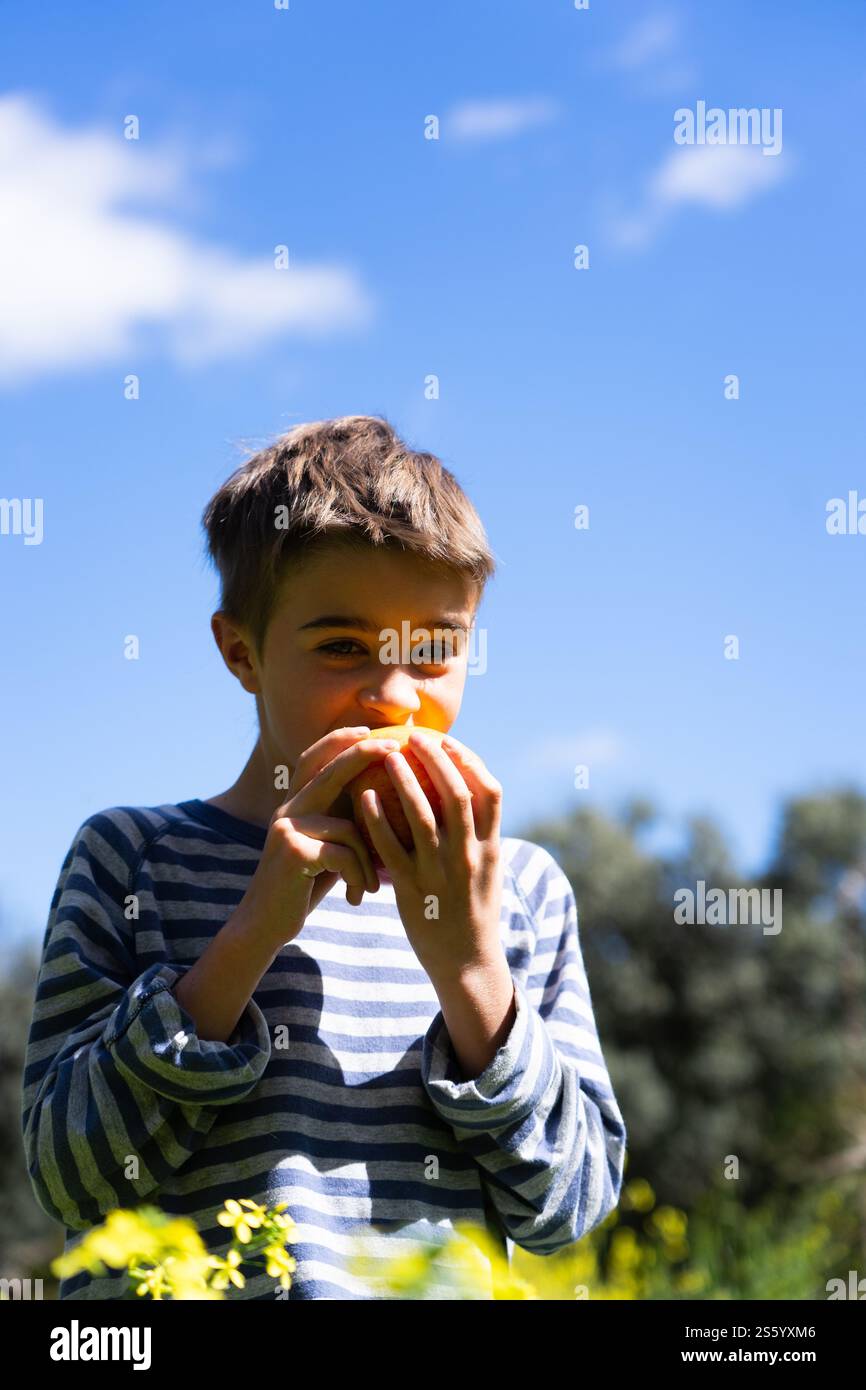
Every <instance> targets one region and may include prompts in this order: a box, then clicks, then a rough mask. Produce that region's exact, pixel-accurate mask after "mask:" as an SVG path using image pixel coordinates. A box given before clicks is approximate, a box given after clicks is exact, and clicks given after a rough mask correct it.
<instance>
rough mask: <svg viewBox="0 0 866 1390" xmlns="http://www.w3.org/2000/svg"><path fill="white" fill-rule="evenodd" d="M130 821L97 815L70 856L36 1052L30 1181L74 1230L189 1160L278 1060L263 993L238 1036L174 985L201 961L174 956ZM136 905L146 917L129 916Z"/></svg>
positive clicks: (42, 982)
mask: <svg viewBox="0 0 866 1390" xmlns="http://www.w3.org/2000/svg"><path fill="white" fill-rule="evenodd" d="M128 829H129V823H124V822H123V820H122V818H121V819H118V818H117V817H112V816H111V814H109V813H98V814H97V815H94V816H91V817H90V818H89V819H88V820H87V821H85V822H84V824H83V825H82V826H81V827H80V829H79V830H78V832H77V834H76V836H75V838H74V840H73V844H72V846H71V848H70V850H69V852H68V853H67V856H66V859H65V860H64V863H63V867H62V869H61V872H60V877H59V880H58V884H57V887H56V890H55V893H54V897H53V899H52V904H51V910H50V914H49V919H48V926H47V929H46V933H45V940H44V944H43V951H42V960H41V964H40V970H39V977H38V981H37V986H36V998H35V1003H34V1010H33V1017H32V1022H31V1026H30V1034H29V1038H28V1043H27V1051H26V1055H25V1063H24V1078H23V1098H22V1099H23V1106H22V1127H23V1137H24V1149H25V1153H26V1158H27V1165H28V1170H29V1173H30V1181H31V1184H32V1187H33V1191H34V1194H35V1196H36V1199H37V1201H38V1202H39V1205H40V1206H41V1207H42V1208H43V1210H44V1211H46V1212H47V1213H48V1214H49V1215H50V1216H52V1217H54V1218H55V1219H56V1220H58V1221H60V1222H62V1223H63V1224H64V1225H66V1226H67V1227H69V1228H70V1229H73V1230H84V1229H86V1228H87V1227H88V1226H91V1225H93V1224H95V1223H97V1222H99V1221H100V1220H101V1219H102V1218H103V1216H104V1215H105V1213H106V1212H108V1211H109V1210H111V1209H112V1208H113V1207H118V1206H120V1207H123V1206H129V1205H133V1204H136V1203H137V1202H138V1201H140V1200H141V1199H142V1198H145V1197H147V1196H148V1194H149V1193H152V1192H153V1191H154V1190H155V1189H157V1188H158V1187H159V1186H160V1184H161V1183H163V1182H164V1181H165V1180H166V1179H167V1178H168V1177H169V1176H170V1175H172V1174H174V1173H176V1172H177V1171H178V1170H179V1169H180V1168H182V1166H183V1164H184V1163H185V1162H186V1161H187V1160H188V1159H189V1158H190V1157H191V1156H192V1155H193V1154H194V1153H195V1152H196V1150H197V1149H198V1148H199V1147H200V1146H201V1145H202V1143H203V1142H204V1140H205V1139H206V1137H207V1134H208V1131H209V1129H210V1128H211V1126H212V1125H213V1123H214V1120H215V1118H216V1116H217V1114H218V1110H219V1107H220V1106H225V1105H229V1104H231V1103H232V1102H233V1101H235V1100H237V1099H239V1098H241V1097H242V1096H245V1095H247V1094H248V1093H249V1091H250V1090H251V1089H252V1088H253V1087H254V1086H255V1085H256V1083H257V1082H258V1080H259V1078H260V1077H261V1075H262V1072H263V1071H264V1069H265V1067H266V1065H267V1063H268V1060H269V1058H270V1037H269V1033H268V1027H267V1023H266V1021H265V1018H264V1015H263V1014H262V1012H261V1010H260V1009H259V1007H258V1006H257V1005H256V1004H255V1002H254V1001H253V1000H250V1003H249V1004H248V1005H247V1008H246V1009H245V1010H244V1013H243V1014H242V1015H241V1018H240V1019H239V1021H238V1026H237V1028H236V1030H235V1032H234V1034H233V1035H232V1037H231V1038H230V1039H229V1041H228V1042H215V1041H208V1040H202V1039H200V1038H199V1037H198V1036H197V1034H196V1029H195V1023H194V1020H193V1019H192V1017H191V1015H190V1014H189V1013H188V1012H187V1011H186V1010H185V1009H184V1008H182V1007H181V1005H180V1004H179V1003H178V1001H177V1000H176V999H175V997H174V994H173V993H172V986H173V985H174V984H175V983H176V982H177V980H178V979H179V978H180V977H181V975H182V973H183V972H184V971H186V970H187V969H189V968H190V966H189V965H180V964H169V963H168V962H167V961H166V960H165V959H164V955H163V951H164V946H165V942H164V938H163V935H162V930H161V927H160V924H159V922H158V920H157V915H156V912H155V910H154V907H153V896H152V892H151V885H150V877H149V873H148V869H147V864H146V859H145V856H144V854H143V853H142V850H143V846H142V844H140V843H139V844H137V843H136V841H135V838H134V837H133V838H132V839H130V838H129V837H128V835H127V834H126V833H125V830H128ZM131 895H134V896H131ZM132 901H134V902H135V903H137V905H138V911H139V916H138V918H137V920H127V915H126V909H127V908H128V905H129V904H130V902H132ZM142 959H144V960H148V959H149V962H150V963H148V964H147V965H146V968H143V969H142Z"/></svg>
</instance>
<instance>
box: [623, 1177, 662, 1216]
mask: <svg viewBox="0 0 866 1390" xmlns="http://www.w3.org/2000/svg"><path fill="white" fill-rule="evenodd" d="M655 1200H656V1195H655V1193H654V1192H653V1190H652V1188H651V1187H650V1185H649V1183H648V1182H647V1181H646V1179H645V1178H634V1179H633V1180H632V1181H631V1182H629V1183H626V1185H625V1187H624V1188H623V1191H622V1198H621V1201H622V1205H623V1206H624V1207H625V1208H627V1209H628V1208H630V1209H631V1210H632V1211H650V1210H651V1209H652V1208H653V1207H654V1206H655Z"/></svg>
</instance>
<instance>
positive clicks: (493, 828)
mask: <svg viewBox="0 0 866 1390" xmlns="http://www.w3.org/2000/svg"><path fill="white" fill-rule="evenodd" d="M441 748H442V750H443V752H444V753H447V754H448V756H449V758H451V759H452V760H453V761H454V763H455V764H456V765H457V767H458V768H459V769H460V772H461V773H462V775H463V777H464V779H465V781H466V785H467V786H468V787H469V790H470V791H471V793H472V807H473V813H474V816H475V834H476V836H477V838H478V839H479V840H489V839H495V838H496V837H497V836H498V835H499V833H500V828H501V825H502V784H501V782H498V781H497V780H496V778H495V777H494V776H493V773H492V772H491V771H490V770H489V768H488V767H487V766H486V765H485V763H484V762H483V761H482V759H481V758H479V756H478V754H477V753H474V752H473V751H472V749H471V748H467V747H466V744H465V743H461V742H460V740H459V739H456V738H454V737H453V735H452V734H446V735H445V737H444V738H443V739H442V743H441Z"/></svg>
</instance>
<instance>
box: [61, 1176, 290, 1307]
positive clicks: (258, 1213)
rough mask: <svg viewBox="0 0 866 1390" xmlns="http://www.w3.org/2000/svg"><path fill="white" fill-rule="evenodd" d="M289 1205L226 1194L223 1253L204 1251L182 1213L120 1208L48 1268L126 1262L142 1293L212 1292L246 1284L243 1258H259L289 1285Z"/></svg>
mask: <svg viewBox="0 0 866 1390" xmlns="http://www.w3.org/2000/svg"><path fill="white" fill-rule="evenodd" d="M287 1206H288V1203H287V1202H280V1203H279V1204H278V1205H277V1206H274V1207H263V1206H260V1205H259V1204H258V1203H257V1202H253V1201H251V1200H250V1198H248V1197H242V1198H241V1199H240V1201H239V1202H238V1201H235V1199H234V1198H233V1197H230V1198H229V1199H228V1200H227V1201H226V1202H224V1203H223V1209H222V1211H220V1212H219V1213H218V1215H217V1221H218V1222H219V1224H220V1225H221V1226H227V1227H229V1228H231V1229H232V1230H233V1231H234V1236H233V1239H232V1244H231V1247H230V1248H229V1251H228V1253H227V1254H226V1255H224V1256H221V1255H211V1254H209V1253H208V1251H207V1248H206V1247H205V1245H204V1242H203V1241H202V1238H201V1236H200V1235H199V1233H198V1231H197V1230H196V1227H195V1223H194V1222H193V1221H190V1220H189V1219H188V1218H187V1217H178V1216H167V1215H166V1213H165V1212H162V1211H160V1209H159V1208H158V1207H155V1206H143V1207H138V1208H137V1209H136V1210H135V1211H128V1210H122V1209H118V1210H115V1211H111V1212H109V1213H108V1216H107V1217H106V1220H105V1221H104V1223H103V1224H102V1225H101V1226H94V1228H93V1229H92V1230H91V1231H88V1232H87V1235H86V1236H85V1237H84V1239H83V1240H82V1241H81V1242H80V1243H79V1244H78V1245H77V1246H76V1247H75V1249H74V1250H67V1251H65V1252H64V1253H63V1254H62V1255H59V1256H58V1257H57V1259H56V1260H54V1261H53V1262H52V1265H51V1272H52V1273H53V1274H55V1275H56V1276H57V1277H58V1278H60V1279H64V1278H68V1277H69V1276H70V1275H72V1274H77V1273H78V1272H79V1271H80V1270H86V1271H87V1272H88V1273H90V1274H94V1275H96V1276H100V1275H105V1274H106V1273H107V1268H111V1269H125V1270H126V1271H127V1272H128V1274H129V1278H130V1285H131V1289H132V1291H133V1292H134V1293H135V1294H138V1295H140V1296H142V1297H148V1296H149V1297H151V1298H154V1299H166V1298H168V1299H172V1300H174V1299H214V1300H218V1299H222V1298H224V1297H225V1293H224V1291H225V1289H227V1288H228V1286H229V1285H230V1284H231V1285H234V1286H235V1287H236V1288H239V1289H242V1288H243V1287H244V1284H245V1283H246V1279H245V1276H244V1275H243V1274H242V1273H241V1271H240V1265H241V1264H242V1263H243V1262H244V1261H252V1260H257V1259H263V1260H264V1262H265V1270H266V1273H268V1274H269V1275H271V1277H272V1278H274V1279H278V1280H279V1283H280V1285H281V1287H282V1288H283V1289H288V1288H290V1286H291V1282H292V1278H291V1276H292V1274H293V1273H294V1271H295V1268H296V1263H297V1262H296V1261H295V1259H294V1258H293V1256H291V1255H290V1254H289V1252H288V1251H287V1250H286V1241H287V1240H291V1236H290V1235H289V1231H290V1230H291V1229H292V1228H293V1226H294V1222H293V1221H292V1218H291V1217H290V1216H284V1215H283V1214H282V1213H283V1212H284V1211H285V1209H286V1207H287Z"/></svg>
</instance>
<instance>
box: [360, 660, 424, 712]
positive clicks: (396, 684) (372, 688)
mask: <svg viewBox="0 0 866 1390" xmlns="http://www.w3.org/2000/svg"><path fill="white" fill-rule="evenodd" d="M358 704H359V705H360V706H361V708H362V709H363V710H364V711H365V712H366V713H367V714H368V715H372V714H376V715H378V716H379V718H380V719H384V721H385V722H386V723H387V724H405V723H406V720H407V719H408V718H409V717H410V716H411V715H413V714H417V713H418V711H419V710H420V708H421V701H420V700H419V698H418V691H417V689H416V682H415V681H414V680H413V679H412V677H411V676H410V675H409V674H408V672H406V671H402V670H399V669H398V668H396V667H393V666H391V667H384V668H383V670H382V675H381V678H380V679H379V680H377V681H376V683H375V684H374V685H367V686H365V687H364V689H363V690H362V691H360V692H359V695H358ZM368 722H369V720H368Z"/></svg>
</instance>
